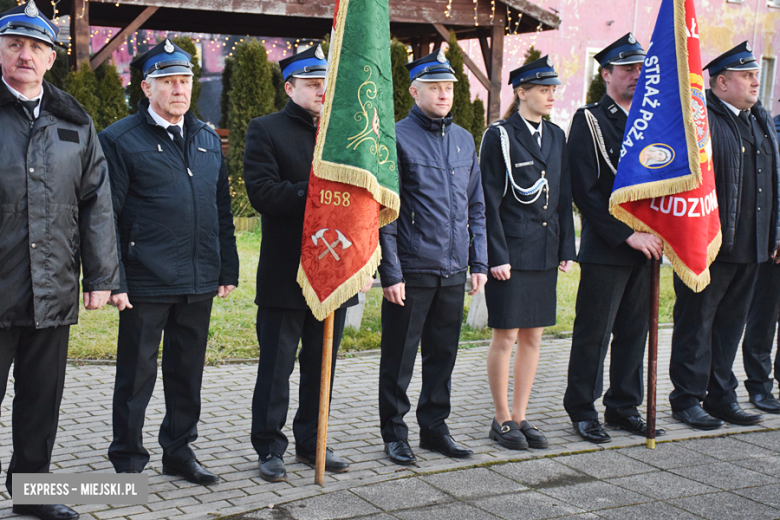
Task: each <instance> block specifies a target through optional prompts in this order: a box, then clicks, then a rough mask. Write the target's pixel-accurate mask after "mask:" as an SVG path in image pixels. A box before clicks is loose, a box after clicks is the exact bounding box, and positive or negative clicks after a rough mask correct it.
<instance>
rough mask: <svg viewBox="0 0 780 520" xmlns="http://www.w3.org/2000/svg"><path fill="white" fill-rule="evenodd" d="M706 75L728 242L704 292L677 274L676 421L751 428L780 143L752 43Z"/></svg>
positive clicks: (774, 238)
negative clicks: (756, 324) (750, 367)
mask: <svg viewBox="0 0 780 520" xmlns="http://www.w3.org/2000/svg"><path fill="white" fill-rule="evenodd" d="M705 68H706V69H707V70H708V71H709V73H710V90H708V91H707V114H708V116H709V125H710V133H711V136H712V164H713V167H714V169H715V189H716V191H717V193H718V211H719V213H720V223H721V231H722V233H723V244H722V245H721V248H720V252H719V253H718V256H717V257H716V259H715V261H714V262H713V263H712V265H711V266H710V276H711V281H710V284H709V285H708V286H707V287H706V288H705V289H704V290H703V291H702V292H700V293H695V292H693V291H691V290H690V289H689V288H688V287H687V286H686V285H685V284H684V283H682V281H681V280H680V279H679V278H678V277H676V276H675V279H674V290H675V294H676V296H677V300H676V301H675V304H674V333H673V335H672V356H671V361H670V365H669V376H670V378H671V380H672V384H674V391H672V394H671V395H670V397H669V400H670V401H671V403H672V416H673V417H674V418H675V419H677V420H679V421H682V422H684V423H686V424H688V425H690V426H692V427H694V428H698V429H704V430H712V429H715V428H719V427H720V426H722V425H723V421H728V422H730V423H733V424H740V425H750V424H755V423H757V422H759V421H761V420H762V416H761V415H757V414H750V413H747V412H745V411H744V410H742V408H740V406H739V404H738V403H737V394H736V392H735V390H736V388H737V385H738V383H737V378H736V377H735V376H734V372H733V371H732V365H733V363H734V358H735V356H736V354H737V349H738V348H739V339H740V337H741V336H742V331H743V330H744V327H745V321H746V320H747V314H748V308H749V306H750V300H751V298H752V296H753V287H754V285H755V282H756V278H757V275H758V267H759V264H761V263H764V262H767V261H769V259H770V257H773V258H774V257H776V254H777V253H776V249H777V245H778V239H779V238H780V233H778V231H780V218H778V216H779V212H778V198H777V197H778V187H779V184H778V182H780V171H778V160H779V157H778V156H779V154H778V147H777V136H776V135H774V129H773V128H772V120H771V119H770V118H769V115H767V113H766V111H765V110H764V108H763V107H762V106H761V103H759V102H758V88H759V86H760V83H759V70H758V69H759V67H758V64H757V63H756V58H755V57H754V56H753V53H752V52H751V50H750V45H749V44H748V42H743V43H741V44H739V45H737V46H736V47H734V48H733V49H731V50H729V51H727V52H725V53H724V54H722V55H720V56H718V57H717V58H715V59H714V60H712V61H711V62H710V63H709V64H708V65H707V66H706V67H705ZM702 401H703V408H702V405H701V404H700V402H702Z"/></svg>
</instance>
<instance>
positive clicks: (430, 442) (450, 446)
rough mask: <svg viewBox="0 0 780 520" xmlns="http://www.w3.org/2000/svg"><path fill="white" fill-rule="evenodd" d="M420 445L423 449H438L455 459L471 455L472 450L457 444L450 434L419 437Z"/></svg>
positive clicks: (472, 453)
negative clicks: (427, 437)
mask: <svg viewBox="0 0 780 520" xmlns="http://www.w3.org/2000/svg"><path fill="white" fill-rule="evenodd" d="M420 447H421V448H422V449H424V450H430V451H438V452H439V453H441V454H442V455H446V456H448V457H453V458H456V459H464V458H466V457H471V456H472V455H474V452H473V451H471V450H470V449H468V448H464V447H463V446H460V445H459V444H457V443H456V442H455V441H454V440H453V438H452V437H451V436H450V435H442V436H441V437H431V438H430V439H423V438H422V437H420Z"/></svg>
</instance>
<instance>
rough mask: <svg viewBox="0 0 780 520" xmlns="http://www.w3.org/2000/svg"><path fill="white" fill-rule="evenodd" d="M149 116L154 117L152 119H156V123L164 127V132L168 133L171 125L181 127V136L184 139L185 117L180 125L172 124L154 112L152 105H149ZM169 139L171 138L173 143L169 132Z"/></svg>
mask: <svg viewBox="0 0 780 520" xmlns="http://www.w3.org/2000/svg"><path fill="white" fill-rule="evenodd" d="M149 115H150V116H152V119H154V122H155V123H157V124H158V125H159V126H161V127H163V130H165V131H166V132H168V127H169V126H171V125H176V126H178V127H179V131H180V132H181V136H182V137H184V117H182V118H181V119H180V120H179V122H178V123H171V122H168V121H166V120H165V119H163V118H162V117H161V116H160V115H159V114H158V113H157V112H155V111H154V109H153V108H152V105H149ZM168 137H170V139H171V141H173V136H172V135H171V133H170V132H168Z"/></svg>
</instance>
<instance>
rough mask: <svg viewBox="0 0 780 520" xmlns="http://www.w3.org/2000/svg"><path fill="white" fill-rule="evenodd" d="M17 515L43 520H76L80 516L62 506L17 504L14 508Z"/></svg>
mask: <svg viewBox="0 0 780 520" xmlns="http://www.w3.org/2000/svg"><path fill="white" fill-rule="evenodd" d="M13 511H14V513H16V514H17V515H31V516H37V517H38V518H40V519H41V520H75V519H76V518H78V517H79V514H78V513H77V512H75V511H74V510H73V509H71V508H69V507H68V506H64V505H62V504H24V505H22V504H16V505H14V508H13Z"/></svg>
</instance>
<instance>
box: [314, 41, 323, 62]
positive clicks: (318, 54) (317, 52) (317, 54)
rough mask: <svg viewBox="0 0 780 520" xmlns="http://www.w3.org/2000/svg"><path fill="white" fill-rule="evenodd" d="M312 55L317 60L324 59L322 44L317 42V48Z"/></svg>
mask: <svg viewBox="0 0 780 520" xmlns="http://www.w3.org/2000/svg"><path fill="white" fill-rule="evenodd" d="M314 57H315V58H317V59H318V60H324V59H325V53H324V52H322V46H320V44H319V43H318V44H317V48H316V49H315V50H314Z"/></svg>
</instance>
